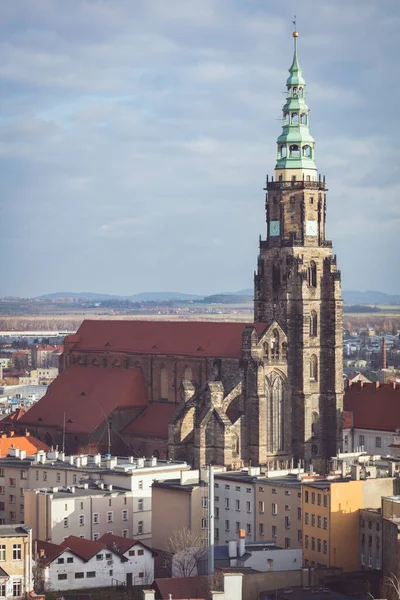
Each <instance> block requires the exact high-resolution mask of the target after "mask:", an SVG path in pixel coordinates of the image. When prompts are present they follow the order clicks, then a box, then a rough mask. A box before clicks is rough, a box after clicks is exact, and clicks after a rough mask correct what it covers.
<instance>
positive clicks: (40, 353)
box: [32, 344, 58, 369]
mask: <svg viewBox="0 0 400 600" xmlns="http://www.w3.org/2000/svg"><path fill="white" fill-rule="evenodd" d="M57 351H58V348H57V346H50V345H46V344H34V345H33V347H32V366H33V367H34V368H38V367H40V368H44V369H47V368H49V367H52V366H53V364H52V356H53V354H54V352H57ZM56 366H57V365H56Z"/></svg>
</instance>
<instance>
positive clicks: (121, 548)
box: [35, 535, 155, 591]
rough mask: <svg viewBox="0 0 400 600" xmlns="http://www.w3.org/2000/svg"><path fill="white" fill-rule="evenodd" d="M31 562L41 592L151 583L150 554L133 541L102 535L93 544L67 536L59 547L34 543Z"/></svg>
mask: <svg viewBox="0 0 400 600" xmlns="http://www.w3.org/2000/svg"><path fill="white" fill-rule="evenodd" d="M35 546H36V549H35V563H36V565H37V569H40V570H41V578H42V581H43V586H44V588H45V589H51V590H54V591H64V590H76V589H82V588H99V587H111V586H112V585H115V584H117V583H119V584H121V583H122V584H125V585H126V586H127V587H128V588H130V587H132V586H134V585H145V584H149V583H152V582H153V580H154V558H153V557H154V554H155V553H154V552H153V551H152V550H151V548H148V547H147V546H146V545H145V544H142V543H141V542H138V541H137V540H134V539H128V538H119V537H118V536H110V535H109V536H105V537H104V538H102V539H100V540H98V541H93V540H86V539H81V538H79V537H75V536H69V537H68V538H66V539H65V540H64V541H63V542H62V543H61V544H53V543H50V542H44V541H41V540H38V541H36V542H35Z"/></svg>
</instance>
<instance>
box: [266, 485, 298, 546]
mask: <svg viewBox="0 0 400 600" xmlns="http://www.w3.org/2000/svg"><path fill="white" fill-rule="evenodd" d="M301 487H302V486H301V481H300V480H298V479H297V477H296V476H294V475H288V476H286V477H282V478H270V479H265V478H264V479H262V478H259V479H258V481H257V485H256V492H255V504H256V512H257V525H256V540H257V541H260V542H261V541H265V540H274V541H275V542H276V545H277V546H279V547H281V548H301V547H302V524H301Z"/></svg>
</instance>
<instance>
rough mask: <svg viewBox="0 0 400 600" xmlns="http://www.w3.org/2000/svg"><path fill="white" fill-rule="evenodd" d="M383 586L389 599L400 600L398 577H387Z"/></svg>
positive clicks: (399, 580)
mask: <svg viewBox="0 0 400 600" xmlns="http://www.w3.org/2000/svg"><path fill="white" fill-rule="evenodd" d="M383 586H384V590H385V593H386V594H387V597H388V598H391V599H392V600H400V579H399V578H398V577H397V576H396V575H393V573H392V574H391V575H389V576H388V577H385V579H384V581H383Z"/></svg>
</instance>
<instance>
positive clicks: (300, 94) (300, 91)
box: [298, 87, 304, 98]
mask: <svg viewBox="0 0 400 600" xmlns="http://www.w3.org/2000/svg"><path fill="white" fill-rule="evenodd" d="M298 94H299V97H300V98H302V97H303V94H304V90H303V88H302V87H300V88H299V92H298Z"/></svg>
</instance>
